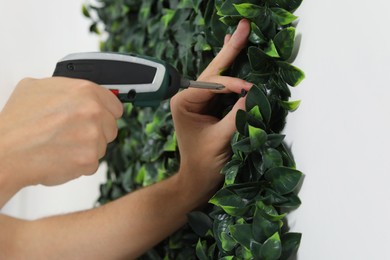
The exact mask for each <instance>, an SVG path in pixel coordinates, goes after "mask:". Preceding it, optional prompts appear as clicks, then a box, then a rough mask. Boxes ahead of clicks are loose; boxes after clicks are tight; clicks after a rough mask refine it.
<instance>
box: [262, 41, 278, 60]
mask: <svg viewBox="0 0 390 260" xmlns="http://www.w3.org/2000/svg"><path fill="white" fill-rule="evenodd" d="M264 52H265V54H267V55H268V56H270V57H272V58H279V57H280V56H279V53H278V50H277V49H276V47H275V44H274V42H273V41H272V40H270V41H269V43H268V46H267V48H265V49H264Z"/></svg>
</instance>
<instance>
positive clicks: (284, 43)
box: [274, 27, 295, 60]
mask: <svg viewBox="0 0 390 260" xmlns="http://www.w3.org/2000/svg"><path fill="white" fill-rule="evenodd" d="M294 42H295V28H294V27H288V28H286V29H283V30H281V31H280V32H278V33H277V34H276V36H275V38H274V43H275V47H276V49H277V51H278V53H279V54H280V57H281V58H282V59H284V60H287V59H288V58H290V57H291V54H292V51H293V49H294Z"/></svg>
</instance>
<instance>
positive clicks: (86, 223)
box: [0, 175, 208, 259]
mask: <svg viewBox="0 0 390 260" xmlns="http://www.w3.org/2000/svg"><path fill="white" fill-rule="evenodd" d="M207 199H208V194H205V193H203V195H202V194H201V193H199V194H190V192H189V190H188V189H186V188H184V185H182V183H181V180H180V178H178V176H177V175H175V176H173V177H171V178H170V179H168V180H166V181H163V182H160V183H158V184H155V185H152V186H150V187H147V188H144V189H141V190H139V191H136V192H133V193H131V194H129V195H127V196H125V197H123V198H121V199H119V200H117V201H114V202H112V203H109V204H107V205H104V206H102V207H99V208H96V209H93V210H89V211H84V212H79V213H73V214H68V215H63V216H55V217H50V218H45V219H40V220H37V221H32V222H25V223H24V224H23V225H24V228H23V230H21V232H19V233H18V234H19V235H18V238H17V245H20V248H16V249H17V250H15V247H14V246H13V247H10V248H13V249H14V250H15V253H17V254H23V256H26V257H27V256H28V257H29V258H34V257H33V256H35V257H36V258H41V259H54V258H55V259H59V258H63V259H121V258H126V259H134V258H136V257H137V256H139V255H140V254H142V253H143V252H145V251H146V250H147V249H149V248H150V247H152V246H153V245H155V244H157V243H158V242H159V241H161V240H162V239H164V238H165V237H166V236H168V235H169V234H171V233H172V232H174V231H175V230H177V229H178V228H179V227H181V226H182V225H183V224H184V223H185V222H186V214H187V213H188V212H189V211H191V210H192V209H194V208H195V207H197V206H199V204H201V203H203V202H205V201H207ZM0 223H1V222H0ZM1 229H3V227H1ZM9 232H12V231H11V230H10V231H9ZM9 232H1V234H0V236H6V234H9ZM2 244H3V243H2ZM0 247H1V244H0ZM3 250H4V249H3V248H0V251H3ZM10 253H12V252H10Z"/></svg>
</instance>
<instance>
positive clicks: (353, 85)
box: [286, 0, 390, 260]
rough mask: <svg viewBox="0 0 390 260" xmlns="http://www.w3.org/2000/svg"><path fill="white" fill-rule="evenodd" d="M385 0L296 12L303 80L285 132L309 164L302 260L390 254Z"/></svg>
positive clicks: (312, 2)
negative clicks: (304, 76)
mask: <svg viewBox="0 0 390 260" xmlns="http://www.w3.org/2000/svg"><path fill="white" fill-rule="evenodd" d="M389 9H390V2H389V1H388V0H372V1H362V0H358V1H356V0H343V1H339V0H327V1H320V0H306V1H304V3H303V5H302V7H301V8H300V10H299V11H298V12H297V15H298V16H300V22H299V25H298V31H299V32H300V33H302V43H301V50H300V53H299V56H298V59H297V60H296V62H295V64H296V65H297V66H298V67H300V68H302V69H303V70H304V71H305V72H306V76H307V78H306V80H305V81H303V82H302V84H301V85H300V86H299V87H298V88H297V89H293V92H294V97H295V98H296V99H301V100H302V104H301V107H300V109H299V110H297V111H296V112H295V113H293V114H291V115H290V116H289V123H288V128H287V129H286V133H287V135H288V139H289V140H290V141H289V142H290V143H291V144H292V148H293V152H294V154H295V157H296V161H297V164H298V168H299V169H300V170H302V171H303V172H304V173H305V180H304V183H303V187H302V189H301V192H300V196H301V199H302V203H303V204H302V206H301V208H300V209H299V210H297V211H296V212H294V214H293V215H292V217H291V218H290V222H291V223H290V224H291V225H292V227H293V229H294V230H295V231H301V232H303V240H302V244H301V249H300V251H299V256H298V259H299V260H312V259H316V260H334V259H337V260H339V259H340V260H346V259H348V260H349V259H351V260H352V259H353V260H360V259H361V260H367V259H370V260H371V259H375V260H377V259H378V260H382V259H390V251H389V250H388V246H389V243H390V232H389V227H388V221H389V220H390V203H389V199H390V188H389V184H390V163H389V162H390V160H389V155H390V154H389V145H390V137H389V133H390V119H389V116H388V113H389V112H390V102H389V99H390V86H389V75H390V63H389V58H390V48H389V46H390V33H389V28H388V26H389V24H390V16H389V14H388V10H389Z"/></svg>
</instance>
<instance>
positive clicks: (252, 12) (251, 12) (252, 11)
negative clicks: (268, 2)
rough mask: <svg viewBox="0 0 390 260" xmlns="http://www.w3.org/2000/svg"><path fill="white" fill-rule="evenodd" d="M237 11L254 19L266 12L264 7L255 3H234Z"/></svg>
mask: <svg viewBox="0 0 390 260" xmlns="http://www.w3.org/2000/svg"><path fill="white" fill-rule="evenodd" d="M233 6H234V8H236V10H237V12H238V13H239V14H240V15H242V16H243V17H245V18H248V19H252V18H255V17H258V16H259V15H260V14H261V13H262V12H264V7H261V6H258V5H254V4H248V3H243V4H233Z"/></svg>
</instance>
